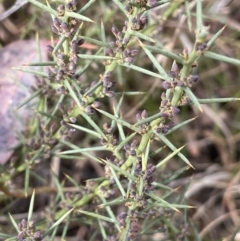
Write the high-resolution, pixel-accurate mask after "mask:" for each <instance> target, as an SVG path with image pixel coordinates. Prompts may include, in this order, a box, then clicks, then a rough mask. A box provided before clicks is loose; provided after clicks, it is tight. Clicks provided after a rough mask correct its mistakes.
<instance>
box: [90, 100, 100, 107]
mask: <svg viewBox="0 0 240 241" xmlns="http://www.w3.org/2000/svg"><path fill="white" fill-rule="evenodd" d="M91 106H92V107H93V108H99V107H100V106H101V102H99V101H94V102H93V103H92V105H91Z"/></svg>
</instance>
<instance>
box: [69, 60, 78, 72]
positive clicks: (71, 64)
mask: <svg viewBox="0 0 240 241" xmlns="http://www.w3.org/2000/svg"><path fill="white" fill-rule="evenodd" d="M75 68H76V65H75V63H74V62H73V61H71V62H70V63H69V65H68V70H69V71H70V72H71V73H74V72H75Z"/></svg>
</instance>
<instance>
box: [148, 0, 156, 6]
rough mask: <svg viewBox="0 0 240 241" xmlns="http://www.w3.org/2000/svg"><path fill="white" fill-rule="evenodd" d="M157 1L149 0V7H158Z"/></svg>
mask: <svg viewBox="0 0 240 241" xmlns="http://www.w3.org/2000/svg"><path fill="white" fill-rule="evenodd" d="M156 3H157V1H156V0H148V6H150V7H154V6H155V5H156Z"/></svg>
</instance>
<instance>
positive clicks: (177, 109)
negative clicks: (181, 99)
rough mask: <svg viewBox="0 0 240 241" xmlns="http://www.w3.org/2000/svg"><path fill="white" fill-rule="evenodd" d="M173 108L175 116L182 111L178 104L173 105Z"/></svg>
mask: <svg viewBox="0 0 240 241" xmlns="http://www.w3.org/2000/svg"><path fill="white" fill-rule="evenodd" d="M171 109H172V113H173V115H174V116H175V115H177V114H178V113H179V112H180V109H179V108H177V107H176V106H172V108H171Z"/></svg>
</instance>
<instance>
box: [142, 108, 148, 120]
mask: <svg viewBox="0 0 240 241" xmlns="http://www.w3.org/2000/svg"><path fill="white" fill-rule="evenodd" d="M141 117H142V119H146V118H148V113H147V111H146V110H143V112H142V113H141Z"/></svg>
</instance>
